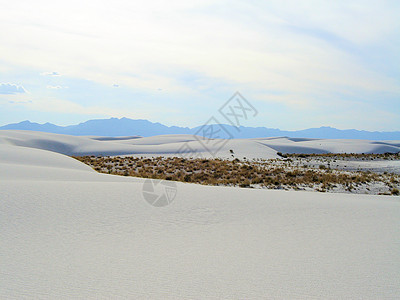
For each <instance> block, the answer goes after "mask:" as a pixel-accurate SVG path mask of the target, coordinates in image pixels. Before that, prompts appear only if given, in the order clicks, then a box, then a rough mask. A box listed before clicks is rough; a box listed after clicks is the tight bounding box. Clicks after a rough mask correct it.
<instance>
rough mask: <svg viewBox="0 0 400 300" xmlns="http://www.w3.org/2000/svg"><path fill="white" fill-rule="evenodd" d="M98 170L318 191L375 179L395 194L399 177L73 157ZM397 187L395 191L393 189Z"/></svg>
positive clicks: (283, 166)
mask: <svg viewBox="0 0 400 300" xmlns="http://www.w3.org/2000/svg"><path fill="white" fill-rule="evenodd" d="M75 158H76V159H78V160H79V161H81V162H83V163H85V164H87V165H89V166H91V167H92V168H93V169H95V170H96V171H98V172H101V173H107V174H114V175H121V176H136V177H143V178H154V179H164V180H174V181H183V182H192V183H199V184H206V185H224V186H239V187H258V188H270V189H293V190H299V189H303V190H304V189H314V190H318V191H320V192H326V191H334V190H339V189H342V190H344V191H347V192H356V191H357V190H359V188H360V187H361V186H366V185H369V184H373V183H376V182H383V183H384V184H386V185H387V189H386V190H385V192H388V191H389V190H390V189H391V190H392V194H393V195H396V193H398V190H397V188H396V187H395V185H396V186H397V187H398V184H399V183H400V177H399V176H398V175H394V174H386V175H385V174H381V175H379V174H376V173H372V172H360V171H359V172H348V171H341V170H332V169H330V168H329V167H326V166H325V165H321V166H319V167H318V168H311V167H309V166H305V165H293V164H292V161H291V160H283V161H282V160H269V161H265V160H253V161H248V160H245V161H240V160H238V159H235V160H222V159H185V158H178V157H171V158H165V157H155V158H143V157H141V158H139V157H118V156H117V157H95V156H83V157H75ZM396 190H397V192H396Z"/></svg>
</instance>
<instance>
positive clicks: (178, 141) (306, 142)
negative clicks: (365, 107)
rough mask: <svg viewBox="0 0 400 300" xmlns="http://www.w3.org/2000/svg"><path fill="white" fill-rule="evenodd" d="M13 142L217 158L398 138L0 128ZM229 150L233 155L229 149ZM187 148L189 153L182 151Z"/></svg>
mask: <svg viewBox="0 0 400 300" xmlns="http://www.w3.org/2000/svg"><path fill="white" fill-rule="evenodd" d="M2 144H3V145H4V144H5V145H16V146H23V147H29V148H37V149H42V150H49V151H54V152H58V153H62V154H66V155H79V156H82V155H128V154H133V155H151V156H160V155H165V156H180V155H189V156H197V155H199V156H201V157H205V158H208V157H212V156H215V157H221V158H232V157H238V158H243V157H246V158H249V159H252V158H265V159H268V158H275V157H277V154H276V153H277V152H282V153H330V152H331V153H344V152H346V153H385V152H399V151H400V142H398V141H392V142H379V141H368V140H326V139H298V138H262V139H232V140H209V139H204V138H201V137H196V136H193V135H179V134H178V135H161V136H154V137H145V138H140V137H119V138H102V137H77V136H70V135H61V134H52V133H43V132H34V131H20V130H2V131H0V145H2ZM231 150H232V151H233V156H232V153H231ZM185 152H190V154H185ZM182 153H183V154H182Z"/></svg>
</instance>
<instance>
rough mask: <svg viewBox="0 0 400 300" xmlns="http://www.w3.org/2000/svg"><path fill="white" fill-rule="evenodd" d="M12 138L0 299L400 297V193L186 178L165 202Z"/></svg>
mask: <svg viewBox="0 0 400 300" xmlns="http://www.w3.org/2000/svg"><path fill="white" fill-rule="evenodd" d="M54 136H55V138H56V139H59V138H60V136H57V135H54ZM2 138H3V144H2V145H0V201H1V202H0V203H1V204H0V298H1V299H10V298H11V299H13V298H15V299H21V298H24V297H26V298H35V299H37V298H45V299H61V298H69V299H88V298H92V299H109V298H112V299H116V298H117V299H118V298H135V299H136V298H146V299H149V298H151V299H168V298H169V299H204V298H211V299H217V298H225V299H226V298H228V299H232V298H233V299H259V298H271V299H350V298H351V299H398V296H399V295H400V243H399V241H400V223H399V220H400V201H399V197H385V196H367V195H347V194H346V195H344V194H322V193H308V192H285V191H268V190H253V189H239V188H223V187H208V186H199V185H194V184H184V183H177V195H176V198H175V200H174V201H173V202H172V203H171V204H170V205H169V206H166V207H164V208H155V207H153V206H151V205H149V204H148V203H147V202H146V201H145V200H144V199H143V196H142V185H143V180H142V179H139V178H127V177H118V176H110V175H104V174H98V173H96V172H94V171H92V170H91V169H90V168H88V167H87V166H85V165H83V164H80V163H79V162H77V161H75V160H74V159H72V158H69V157H66V156H64V155H60V154H56V153H53V152H49V151H44V150H39V149H31V148H24V147H18V146H12V145H11V144H12V143H10V142H9V140H8V141H7V144H8V145H5V144H4V135H3V136H2ZM8 138H9V137H8ZM18 138H20V143H22V142H24V140H23V139H22V138H21V136H19V137H18ZM26 138H27V137H26ZM35 138H37V137H35ZM82 139H83V140H85V139H86V138H82ZM33 140H34V138H33ZM58 141H60V140H58ZM85 141H86V140H85ZM73 142H75V141H73ZM30 143H32V144H34V142H32V141H31V142H30ZM71 143H72V142H71ZM99 143H100V142H99ZM102 143H106V142H102ZM107 143H114V142H111V141H107ZM34 145H36V146H37V144H34ZM74 147H75V149H79V147H80V146H79V144H76V146H74ZM74 151H75V150H74ZM13 170H17V171H13ZM34 177H35V178H34Z"/></svg>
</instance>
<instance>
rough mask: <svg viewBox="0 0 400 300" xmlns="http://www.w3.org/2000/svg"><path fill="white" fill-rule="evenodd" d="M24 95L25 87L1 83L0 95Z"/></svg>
mask: <svg viewBox="0 0 400 300" xmlns="http://www.w3.org/2000/svg"><path fill="white" fill-rule="evenodd" d="M24 93H26V90H25V89H24V87H23V86H20V85H17V84H13V83H0V94H2V95H14V94H24Z"/></svg>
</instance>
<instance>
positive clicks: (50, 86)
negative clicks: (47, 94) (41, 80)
mask: <svg viewBox="0 0 400 300" xmlns="http://www.w3.org/2000/svg"><path fill="white" fill-rule="evenodd" d="M46 88H48V89H51V90H59V89H67V88H68V87H67V86H61V85H48V86H46Z"/></svg>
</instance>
